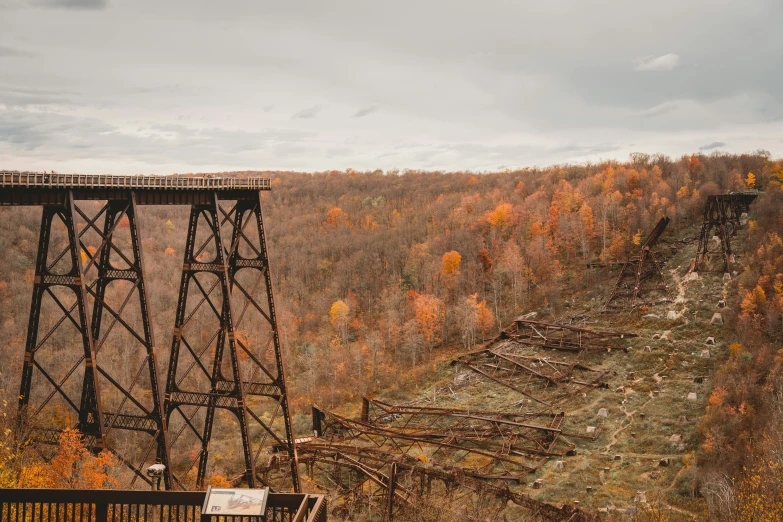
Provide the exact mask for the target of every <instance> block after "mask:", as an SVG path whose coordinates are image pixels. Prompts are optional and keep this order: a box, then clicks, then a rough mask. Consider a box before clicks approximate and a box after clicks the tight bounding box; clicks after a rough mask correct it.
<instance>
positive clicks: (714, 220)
mask: <svg viewBox="0 0 783 522" xmlns="http://www.w3.org/2000/svg"><path fill="white" fill-rule="evenodd" d="M757 195H758V194H757V193H756V192H741V193H734V194H719V195H717V196H709V197H708V198H707V204H706V206H705V207H704V221H703V222H702V225H701V230H700V231H699V245H698V247H697V248H696V258H695V259H694V260H693V263H692V267H691V268H692V269H693V270H698V269H703V268H705V267H706V265H708V264H709V262H710V261H711V259H712V258H713V257H715V256H720V258H721V259H722V260H723V271H724V272H728V270H729V265H730V264H731V261H732V257H733V253H732V250H731V237H732V236H734V235H736V233H737V230H738V229H739V227H740V219H741V216H742V214H743V213H747V212H748V211H749V210H750V204H751V203H752V202H753V200H754V199H756V196H757ZM713 237H717V238H718V241H717V243H718V244H717V247H713V246H711V242H713Z"/></svg>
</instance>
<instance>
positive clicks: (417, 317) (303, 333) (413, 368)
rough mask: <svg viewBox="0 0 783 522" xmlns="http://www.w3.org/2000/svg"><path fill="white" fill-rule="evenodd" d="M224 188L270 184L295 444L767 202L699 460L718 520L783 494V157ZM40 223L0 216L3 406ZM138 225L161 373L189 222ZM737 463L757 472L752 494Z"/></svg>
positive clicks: (150, 220)
mask: <svg viewBox="0 0 783 522" xmlns="http://www.w3.org/2000/svg"><path fill="white" fill-rule="evenodd" d="M233 174H234V175H239V176H247V175H265V176H269V177H271V178H272V180H273V181H272V185H273V189H272V191H271V192H270V193H265V194H264V195H263V201H264V221H265V226H266V229H267V239H268V247H269V251H270V256H271V259H272V275H273V283H274V288H275V292H276V302H277V307H278V314H279V316H278V318H279V321H280V325H281V328H282V332H281V333H282V338H283V345H284V349H285V354H286V357H287V360H286V363H287V375H288V381H289V390H290V393H291V403H292V406H293V412H294V424H295V428H296V429H297V430H298V432H299V433H301V434H306V433H308V432H309V420H308V415H309V407H310V405H311V404H313V403H318V404H321V405H323V406H326V407H329V408H339V407H341V406H346V405H350V404H353V401H356V400H357V399H358V398H360V397H361V396H362V395H365V394H368V393H371V392H373V391H375V390H384V391H385V392H386V393H389V392H390V391H391V392H393V391H394V390H403V391H404V390H411V389H414V388H415V387H416V386H417V385H419V384H421V383H423V382H425V381H426V380H427V378H428V375H430V374H432V373H433V372H434V371H435V364H434V361H436V360H442V359H443V357H444V355H443V354H453V353H454V352H457V351H464V350H468V349H470V348H471V347H472V346H473V345H475V344H476V343H480V342H482V340H483V339H486V338H491V337H493V336H495V335H497V333H498V332H499V330H500V329H501V328H502V327H504V326H505V325H506V324H507V323H508V322H509V321H510V320H511V319H513V318H515V317H517V316H518V315H520V314H522V313H526V312H530V311H536V312H538V318H539V319H542V320H549V321H555V320H557V319H558V318H561V317H563V316H566V315H569V314H572V313H576V312H578V311H582V310H585V309H587V308H589V307H594V308H598V307H599V306H600V304H601V303H602V300H603V299H605V297H606V295H607V293H608V292H609V291H610V287H609V286H606V285H605V284H604V283H603V281H604V279H605V278H604V279H599V278H597V277H596V273H595V269H594V268H589V267H588V264H589V263H611V262H613V261H617V260H619V261H623V260H625V258H626V256H627V255H628V252H629V251H631V250H632V249H633V248H634V245H639V244H640V242H641V241H642V240H643V239H644V237H645V236H646V234H647V233H648V232H649V231H650V230H651V229H652V227H653V226H654V225H655V223H656V222H657V221H658V220H659V219H660V218H661V217H663V216H668V217H670V218H671V219H672V222H671V224H670V225H669V229H668V231H667V234H669V235H671V236H672V237H676V238H679V239H684V238H687V237H690V236H692V235H693V234H694V233H695V232H694V231H695V230H696V227H697V226H698V224H700V222H701V213H702V212H703V209H704V205H705V201H706V197H707V196H708V195H712V194H718V193H725V192H729V191H735V190H743V189H747V188H758V189H761V190H763V191H764V195H763V196H762V197H761V198H759V200H758V202H757V203H755V205H756V206H755V207H754V209H753V215H752V217H751V221H750V224H749V227H748V231H749V234H750V236H749V241H750V244H752V248H751V249H750V250H749V251H748V255H747V256H745V257H743V258H742V262H741V266H739V267H738V268H737V270H738V271H739V272H740V273H739V275H738V277H737V278H735V279H734V281H733V282H732V285H731V286H730V289H731V294H730V295H728V296H727V298H728V300H729V301H730V302H736V306H734V307H731V306H730V307H729V308H730V309H732V310H734V311H735V312H736V313H730V314H729V317H728V318H727V319H728V322H729V326H728V327H727V328H728V329H730V330H731V333H730V334H729V335H733V336H736V340H735V344H733V345H732V348H731V356H730V357H728V358H727V360H726V361H725V362H723V363H722V364H723V366H722V368H721V369H719V371H718V373H717V375H716V376H715V382H716V384H715V389H714V391H713V392H712V394H711V396H710V399H709V405H708V408H707V411H706V412H705V416H704V418H703V419H702V421H701V425H700V433H701V437H702V439H701V447H700V450H699V453H698V456H699V457H700V462H701V463H702V468H701V469H702V472H703V477H704V478H703V480H702V482H700V484H704V485H705V487H707V488H713V490H714V491H715V494H714V495H712V493H709V491H707V490H705V491H704V492H703V493H704V494H705V496H707V500H708V501H709V502H710V507H711V509H714V510H715V513H716V514H717V513H719V512H720V513H724V514H726V513H730V512H731V513H735V514H736V513H740V512H741V510H742V509H748V510H750V509H755V508H753V507H752V504H753V502H754V499H755V498H756V497H753V495H757V496H758V495H768V496H769V498H773V497H774V498H775V499H777V501H778V502H779V501H780V497H779V495H780V493H779V492H780V487H779V484H780V482H778V483H776V484H777V485H774V486H770V488H771V489H764V491H760V490H759V486H758V484H755V485H754V483H753V480H756V481H757V482H758V477H759V476H760V477H768V476H770V474H772V475H774V476H775V477H778V479H776V480H778V481H780V478H779V477H780V476H781V470H780V461H781V455H783V453H782V452H783V440H782V439H781V438H780V436H779V433H780V432H781V429H780V427H781V426H783V399H781V397H783V392H782V391H781V389H783V388H781V386H780V384H781V382H780V379H781V376H783V354H781V353H779V350H780V342H781V333H782V332H783V324H782V323H781V313H782V312H783V274H782V273H781V272H783V240H781V236H783V232H781V231H782V230H783V209H782V207H783V195H782V194H783V192H782V191H781V183H783V162H780V161H772V160H771V159H770V158H769V154H767V153H763V152H759V153H756V154H746V155H725V154H713V155H710V156H704V155H693V156H686V157H683V158H681V159H678V160H672V159H670V158H667V157H664V156H648V155H644V154H638V155H634V156H633V157H632V158H631V159H630V160H629V161H628V162H626V163H616V162H606V163H601V164H596V165H581V166H557V167H551V168H546V169H526V170H520V171H508V172H497V173H485V174H474V173H462V172H458V173H441V172H408V171H406V172H380V171H377V172H355V171H348V172H323V173H315V174H308V173H292V172H241V173H233ZM40 212H41V211H40V209H39V208H30V209H23V208H0V262H1V263H2V266H3V267H5V268H4V270H3V271H2V273H0V310H2V318H1V320H0V340H2V343H0V357H2V360H3V361H4V363H3V365H2V370H0V388H2V392H3V398H4V399H6V400H7V401H8V404H9V408H8V411H13V407H12V406H13V405H14V404H15V400H16V396H17V393H18V385H19V373H20V368H21V362H22V355H23V352H24V340H25V334H26V323H27V319H28V314H29V302H30V293H31V281H32V274H33V266H34V262H35V255H36V249H37V235H38V227H39V219H40ZM140 219H141V223H142V234H143V245H144V249H145V256H146V260H147V265H148V267H149V273H148V277H149V281H150V283H149V284H150V286H149V288H150V289H151V291H150V293H151V307H152V311H153V319H154V322H155V324H154V326H155V336H156V338H157V340H158V341H157V344H158V346H159V348H158V353H159V357H160V358H159V360H160V362H161V365H162V366H164V368H163V371H165V365H166V364H167V362H168V347H169V345H170V342H171V337H172V331H171V330H172V324H173V322H174V310H175V307H176V296H177V288H178V284H179V280H180V271H181V265H182V254H183V245H184V241H185V228H186V224H187V209H184V208H173V207H144V208H142V209H141V211H140ZM601 285H603V286H601ZM591 300H592V301H591ZM118 364H119V362H118ZM765 437H766V438H765ZM759 441H765V442H764V443H761V444H759ZM751 457H752V458H751ZM743 466H748V467H749V469H751V470H752V473H750V474H749V475H748V478H747V479H742V478H740V475H739V474H740V472H741V471H742V469H743ZM216 471H221V470H216ZM754 476H755V477H756V479H754V478H753V477H754ZM731 477H735V478H736V480H737V482H736V484H738V486H736V488H735V486H733V485H732V482H731V480H730V478H731ZM762 482H765V483H766V481H764V480H762ZM739 485H741V486H739ZM764 487H765V488H766V487H767V486H764ZM721 488H723V489H721ZM726 488H728V489H726ZM742 488H745V489H742ZM762 489H763V488H762ZM728 490H731V491H732V493H731V494H729V493H726V491H728ZM710 491H712V490H710ZM743 491H744V493H743ZM710 495H712V496H710ZM743 495H745V496H744V497H743ZM728 496H731V498H728ZM721 503H725V505H723V504H721ZM727 506H731V507H727ZM743 506H745V507H743ZM737 510H739V511H737ZM751 519H752V518H746V519H745V520H751Z"/></svg>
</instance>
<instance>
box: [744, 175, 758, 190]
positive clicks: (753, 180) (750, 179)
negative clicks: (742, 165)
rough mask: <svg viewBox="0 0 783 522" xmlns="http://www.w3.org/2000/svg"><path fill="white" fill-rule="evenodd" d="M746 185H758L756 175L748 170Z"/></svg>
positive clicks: (753, 186) (749, 186) (750, 186)
mask: <svg viewBox="0 0 783 522" xmlns="http://www.w3.org/2000/svg"><path fill="white" fill-rule="evenodd" d="M745 186H747V187H748V188H750V189H752V188H755V187H756V176H755V174H753V173H752V172H748V177H747V178H745Z"/></svg>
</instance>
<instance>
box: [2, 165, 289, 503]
mask: <svg viewBox="0 0 783 522" xmlns="http://www.w3.org/2000/svg"><path fill="white" fill-rule="evenodd" d="M270 189H271V182H270V180H269V179H268V178H221V177H210V176H207V177H191V176H184V177H178V176H166V177H163V176H110V175H96V176H89V175H63V174H55V173H51V174H46V173H25V172H22V173H20V172H0V205H12V206H22V205H26V206H30V205H34V206H41V207H42V214H41V225H40V236H39V241H38V254H37V259H36V263H35V275H34V281H33V288H32V301H31V305H30V318H29V324H28V331H27V337H26V344H25V352H24V363H23V369H22V375H21V378H20V382H21V384H20V389H19V422H20V433H21V434H22V436H23V437H25V439H27V440H29V441H31V442H32V443H33V445H34V447H36V448H37V450H38V451H40V452H42V453H43V454H46V453H47V451H51V445H53V444H56V443H57V441H58V438H59V434H60V433H61V431H62V430H63V429H65V428H69V427H70V428H76V429H78V430H79V431H80V432H81V433H82V434H83V435H84V436H85V441H86V444H87V446H88V447H89V448H90V449H91V450H92V451H96V452H97V451H100V450H102V449H110V450H111V451H112V452H113V453H114V454H115V455H116V456H117V458H118V459H119V460H120V461H121V462H123V463H124V464H125V466H126V467H127V470H128V472H127V477H128V482H129V485H133V484H134V483H137V482H138V481H144V482H148V483H150V479H149V478H148V477H147V476H146V475H145V473H144V470H145V469H146V467H147V466H149V465H151V464H152V463H153V462H158V463H162V464H165V465H166V472H165V475H164V481H165V485H166V487H167V488H168V489H182V488H184V487H186V486H188V485H195V486H196V487H199V488H200V487H202V486H203V485H204V481H205V478H206V475H207V469H208V467H207V466H208V463H209V460H210V440H211V438H212V433H213V430H214V427H215V424H216V423H219V422H221V421H222V422H224V423H225V426H224V427H223V428H224V429H226V430H234V431H238V433H236V434H235V435H236V437H237V438H238V439H241V444H242V448H241V455H237V456H236V457H238V459H239V460H241V461H242V462H243V463H244V468H243V469H241V470H237V471H238V473H237V475H236V477H231V478H232V479H233V480H234V481H235V482H236V483H240V482H244V483H246V484H247V485H249V486H250V487H256V486H259V485H269V486H272V487H273V489H277V490H282V491H291V490H293V491H295V492H298V491H299V475H298V469H297V458H296V448H295V440H294V437H293V434H292V429H291V419H290V414H289V408H288V395H287V390H286V380H285V370H284V364H283V354H282V351H281V347H280V339H279V336H278V323H277V317H276V313H275V304H274V296H273V292H272V284H271V277H270V270H269V259H268V255H267V248H266V241H265V237H264V226H263V219H262V214H261V191H267V190H270ZM90 201H92V202H100V203H97V204H96V203H89V202H90ZM143 205H186V206H188V207H189V208H190V218H189V222H188V228H187V240H186V246H185V253H184V258H183V264H182V276H181V281H180V286H179V294H178V300H177V309H176V319H175V324H174V330H173V331H174V335H173V338H172V339H170V340H169V339H167V340H166V342H170V343H171V344H170V346H171V349H170V358H169V364H168V372H167V374H166V375H165V382H163V381H162V376H161V374H160V360H159V356H158V346H159V344H157V341H156V339H155V336H154V333H153V329H152V322H151V320H150V318H151V316H152V314H153V313H154V311H153V310H150V302H149V294H150V292H157V291H162V289H159V288H155V289H151V288H149V285H148V284H147V280H146V278H145V271H146V270H147V265H146V264H145V258H144V252H143V249H142V244H143V242H142V239H141V235H140V230H139V226H138V213H139V212H140V211H139V207H141V206H143ZM142 212H143V211H142ZM96 244H97V245H99V246H98V247H97V248H95V247H94V246H92V245H96ZM118 295H119V296H120V297H119V298H118V297H117V296H118ZM129 353H135V354H137V356H136V357H135V358H133V357H128V354H129ZM20 355H21V354H20ZM126 360H133V361H139V360H140V361H142V362H141V364H139V365H138V366H135V365H134V366H133V367H121V371H119V370H118V368H117V366H118V364H117V362H116V361H126ZM221 412H224V413H221ZM225 412H228V413H230V414H233V416H234V418H235V419H236V422H230V421H229V422H226V418H225ZM229 417H230V415H229ZM232 438H233V436H232ZM47 448H49V449H47ZM193 448H198V451H195V452H194V451H193ZM261 457H263V460H264V462H261V460H262V459H261Z"/></svg>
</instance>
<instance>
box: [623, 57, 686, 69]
mask: <svg viewBox="0 0 783 522" xmlns="http://www.w3.org/2000/svg"><path fill="white" fill-rule="evenodd" d="M635 62H636V65H635V67H634V69H635V70H637V71H671V70H672V69H674V68H675V67H677V66H678V65H680V57H679V56H678V55H676V54H674V53H668V54H664V55H662V56H645V57H644V58H639V59H637V60H635Z"/></svg>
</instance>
